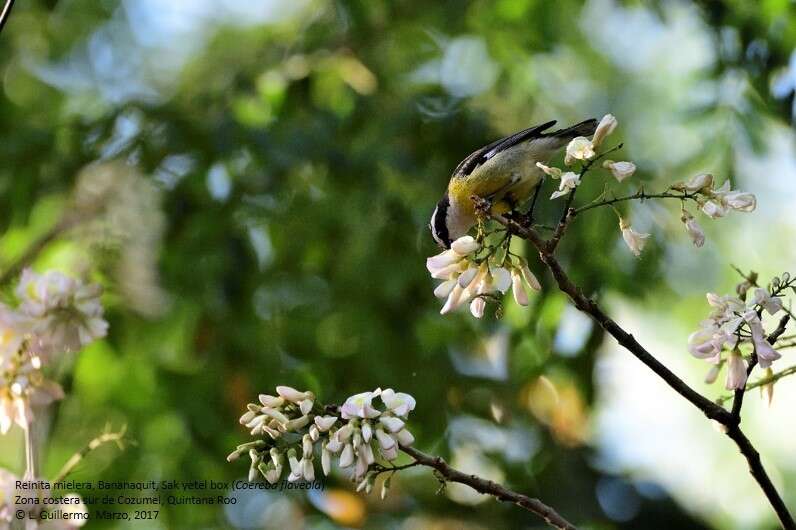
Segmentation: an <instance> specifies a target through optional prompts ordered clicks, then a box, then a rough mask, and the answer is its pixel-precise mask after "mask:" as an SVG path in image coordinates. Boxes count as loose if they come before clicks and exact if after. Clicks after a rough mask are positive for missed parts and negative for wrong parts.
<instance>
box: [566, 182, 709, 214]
mask: <svg viewBox="0 0 796 530" xmlns="http://www.w3.org/2000/svg"><path fill="white" fill-rule="evenodd" d="M695 197H696V193H671V192H668V191H664V192H661V193H647V192H646V191H644V190H643V189H641V190H639V191H637V192H636V193H634V194H633V195H625V196H622V197H614V198H613V199H605V200H602V201H600V202H595V203H592V204H587V205H586V206H581V207H580V208H575V210H574V211H573V212H572V217H575V216H577V215H580V214H582V213H583V212H585V211H588V210H591V209H593V208H599V207H600V206H609V205H611V204H616V203H618V202H625V201H635V200H642V201H644V200H647V199H680V200H688V199H693V200H695Z"/></svg>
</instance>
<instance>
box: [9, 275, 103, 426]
mask: <svg viewBox="0 0 796 530" xmlns="http://www.w3.org/2000/svg"><path fill="white" fill-rule="evenodd" d="M16 294H17V297H18V299H19V305H18V307H16V308H12V307H9V306H6V305H3V304H0V434H5V433H7V432H8V430H9V429H10V428H11V426H12V425H13V424H14V423H17V424H18V425H20V426H22V427H26V426H27V425H29V423H30V421H31V419H32V416H33V413H32V408H33V406H37V405H47V404H49V403H51V402H53V401H55V400H59V399H62V398H63V390H62V389H61V387H60V386H59V385H58V384H57V383H55V382H54V381H51V380H48V379H47V378H46V377H45V376H44V372H43V369H44V368H45V367H46V365H48V364H51V363H52V362H53V361H55V360H56V359H57V356H58V355H59V354H61V353H64V352H69V351H74V350H77V349H79V348H82V347H83V346H85V345H86V344H88V343H90V342H91V341H93V340H95V339H97V338H100V337H103V336H104V335H105V333H106V332H107V329H108V324H107V322H106V321H105V320H104V319H103V317H102V305H101V303H100V295H101V289H100V287H99V286H98V285H93V284H85V283H83V282H80V281H78V280H75V279H74V278H70V277H68V276H65V275H63V274H61V273H59V272H56V271H49V272H47V273H45V274H42V275H39V274H36V273H34V272H32V271H30V270H26V271H24V272H23V273H22V277H21V279H20V282H19V286H18V287H17V290H16Z"/></svg>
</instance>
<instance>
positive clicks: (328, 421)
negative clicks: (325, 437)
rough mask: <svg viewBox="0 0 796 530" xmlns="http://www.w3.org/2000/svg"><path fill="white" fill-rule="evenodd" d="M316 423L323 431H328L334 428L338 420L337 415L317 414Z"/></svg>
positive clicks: (314, 419)
mask: <svg viewBox="0 0 796 530" xmlns="http://www.w3.org/2000/svg"><path fill="white" fill-rule="evenodd" d="M313 421H314V422H315V425H316V426H317V427H318V430H320V431H321V432H326V431H328V430H329V429H331V428H332V425H334V424H335V422H336V421H337V416H315V418H313Z"/></svg>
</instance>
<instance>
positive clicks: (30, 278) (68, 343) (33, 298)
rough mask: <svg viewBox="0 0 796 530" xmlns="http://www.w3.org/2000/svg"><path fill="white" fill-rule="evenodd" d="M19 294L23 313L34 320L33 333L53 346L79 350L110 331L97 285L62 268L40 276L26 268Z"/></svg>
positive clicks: (66, 349)
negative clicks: (64, 273) (88, 282)
mask: <svg viewBox="0 0 796 530" xmlns="http://www.w3.org/2000/svg"><path fill="white" fill-rule="evenodd" d="M16 294H17V296H18V297H19V299H20V302H21V303H20V306H19V309H20V312H21V313H22V314H24V315H26V316H28V317H31V318H32V319H34V321H35V323H34V328H33V332H34V333H35V334H36V335H37V337H38V338H39V340H41V341H42V342H43V343H45V344H46V345H47V346H48V347H49V348H52V349H54V350H59V351H77V350H79V349H80V348H82V347H83V346H85V345H86V344H89V343H90V342H93V341H94V340H96V339H98V338H101V337H104V336H105V335H106V333H107V331H108V323H107V322H106V321H105V320H104V319H103V318H102V304H101V303H100V295H101V294H102V288H101V287H100V286H99V285H97V284H84V283H82V282H79V281H78V280H76V279H74V278H70V277H68V276H65V275H63V274H61V273H60V272H58V271H47V272H46V273H44V274H41V275H40V274H37V273H35V272H33V271H31V270H30V269H25V270H24V271H23V272H22V277H21V278H20V282H19V285H18V286H17V289H16Z"/></svg>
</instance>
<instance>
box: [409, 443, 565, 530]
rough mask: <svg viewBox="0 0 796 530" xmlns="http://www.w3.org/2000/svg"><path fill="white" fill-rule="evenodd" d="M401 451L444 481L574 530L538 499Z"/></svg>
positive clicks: (554, 525)
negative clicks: (457, 484) (515, 506)
mask: <svg viewBox="0 0 796 530" xmlns="http://www.w3.org/2000/svg"><path fill="white" fill-rule="evenodd" d="M401 451H403V452H404V453H406V454H407V455H409V456H411V457H412V458H414V459H415V462H418V463H419V464H420V465H423V466H427V467H431V468H434V469H435V470H437V472H438V473H439V474H440V475H441V476H442V477H443V478H444V479H445V480H449V481H451V482H458V483H459V484H464V485H466V486H470V487H471V488H473V489H474V490H475V491H477V492H479V493H484V494H486V495H492V496H493V497H495V498H496V499H498V500H500V501H503V502H510V503H512V504H516V505H517V506H519V507H520V508H523V509H525V510H527V511H529V512H531V513H533V514H536V515H538V516H539V517H541V518H542V519H544V521H545V522H546V523H547V524H548V525H549V526H550V527H552V528H558V529H559V530H576V528H575V526H574V525H573V524H572V523H570V522H569V521H567V520H566V519H564V518H563V517H562V516H561V515H559V514H558V512H556V511H555V510H554V509H553V508H551V507H550V506H548V505H546V504H545V503H543V502H542V501H540V500H539V499H534V498H532V497H528V496H527V495H523V494H521V493H517V492H515V491H511V490H510V489H507V488H505V487H503V486H501V485H500V484H497V483H495V482H492V481H491V480H486V479H483V478H480V477H478V476H476V475H468V474H466V473H462V472H461V471H459V470H457V469H454V468H452V467H451V466H449V465H448V464H447V463H446V462H445V460H443V459H442V458H440V457H438V456H431V455H427V454H426V453H424V452H422V451H419V450H417V449H415V448H413V447H403V446H402V447H401Z"/></svg>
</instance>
